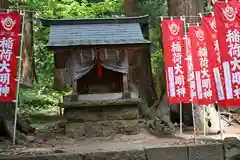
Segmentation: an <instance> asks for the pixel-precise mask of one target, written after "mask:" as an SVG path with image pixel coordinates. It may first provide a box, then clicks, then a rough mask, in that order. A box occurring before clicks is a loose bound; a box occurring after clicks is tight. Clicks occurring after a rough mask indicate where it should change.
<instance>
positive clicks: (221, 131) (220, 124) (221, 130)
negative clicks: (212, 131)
mask: <svg viewBox="0 0 240 160" xmlns="http://www.w3.org/2000/svg"><path fill="white" fill-rule="evenodd" d="M220 112H221V111H220V108H219V107H218V117H219V129H220V135H221V140H223V128H222V123H221V114H220Z"/></svg>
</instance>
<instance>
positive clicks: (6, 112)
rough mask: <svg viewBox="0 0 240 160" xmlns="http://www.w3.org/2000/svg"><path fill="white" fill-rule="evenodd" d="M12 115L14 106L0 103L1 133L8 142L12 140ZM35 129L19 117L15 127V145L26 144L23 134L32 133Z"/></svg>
mask: <svg viewBox="0 0 240 160" xmlns="http://www.w3.org/2000/svg"><path fill="white" fill-rule="evenodd" d="M14 114H15V104H14V103H1V105H0V123H1V124H2V125H1V133H3V134H4V135H5V136H6V137H8V138H9V139H10V140H13V128H14ZM33 132H35V129H34V128H32V127H31V126H30V124H29V123H27V121H25V120H23V119H22V118H21V117H20V116H18V119H17V126H16V139H15V140H16V144H23V143H25V142H27V140H28V139H27V137H26V135H25V134H27V133H33Z"/></svg>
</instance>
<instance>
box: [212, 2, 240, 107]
mask: <svg viewBox="0 0 240 160" xmlns="http://www.w3.org/2000/svg"><path fill="white" fill-rule="evenodd" d="M239 13H240V12H239V2H237V1H235V0H234V1H230V2H228V3H222V2H216V3H215V4H214V15H215V18H216V26H217V30H218V34H217V36H218V41H219V48H220V55H221V60H222V67H223V73H224V81H225V86H224V94H225V100H223V101H219V104H220V105H221V106H239V105H240V89H239V88H240V83H239V82H240V67H239V61H240V50H239V48H240V38H239V37H240V19H239Z"/></svg>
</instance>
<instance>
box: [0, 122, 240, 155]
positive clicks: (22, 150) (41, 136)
mask: <svg viewBox="0 0 240 160" xmlns="http://www.w3.org/2000/svg"><path fill="white" fill-rule="evenodd" d="M56 124H57V125H56ZM59 124H61V123H59V122H53V123H47V124H35V125H34V127H36V129H37V130H36V133H35V134H34V135H29V136H28V139H29V142H28V143H26V144H24V145H17V146H15V147H13V146H12V145H11V143H10V141H9V140H6V139H4V138H2V139H0V156H1V155H2V156H3V155H45V154H53V153H89V152H95V151H110V150H114V151H116V150H125V149H138V148H139V147H141V148H142V147H154V146H158V147H166V146H176V145H188V144H195V143H197V144H205V143H214V142H219V141H217V140H220V139H221V136H220V135H207V136H203V135H200V136H197V137H196V138H197V140H194V133H193V129H192V128H185V129H184V134H180V133H179V131H178V132H177V134H176V135H175V136H163V135H156V134H152V133H150V132H148V131H147V130H146V129H144V128H142V129H141V132H140V134H138V135H116V136H115V137H108V138H86V139H85V138H83V139H79V140H76V139H71V138H68V137H66V136H64V130H63V128H62V127H61V125H59ZM225 130H226V131H227V132H226V133H225V134H224V138H226V137H240V126H239V125H236V126H230V127H229V128H228V129H225Z"/></svg>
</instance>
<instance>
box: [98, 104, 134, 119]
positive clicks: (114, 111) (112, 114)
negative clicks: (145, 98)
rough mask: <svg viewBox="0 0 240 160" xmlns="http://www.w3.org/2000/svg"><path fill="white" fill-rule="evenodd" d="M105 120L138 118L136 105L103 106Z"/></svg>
mask: <svg viewBox="0 0 240 160" xmlns="http://www.w3.org/2000/svg"><path fill="white" fill-rule="evenodd" d="M103 110H104V115H105V117H106V120H132V119H138V118H139V108H138V105H125V106H115V107H104V109H103Z"/></svg>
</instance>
